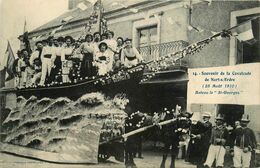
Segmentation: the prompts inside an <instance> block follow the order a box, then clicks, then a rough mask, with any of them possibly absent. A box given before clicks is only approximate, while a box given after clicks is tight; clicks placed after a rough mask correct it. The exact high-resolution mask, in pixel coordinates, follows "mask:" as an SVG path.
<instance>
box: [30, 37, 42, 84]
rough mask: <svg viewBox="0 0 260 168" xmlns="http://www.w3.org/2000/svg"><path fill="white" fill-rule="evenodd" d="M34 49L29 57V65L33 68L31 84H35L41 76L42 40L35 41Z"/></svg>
mask: <svg viewBox="0 0 260 168" xmlns="http://www.w3.org/2000/svg"><path fill="white" fill-rule="evenodd" d="M35 46H36V49H35V51H34V52H33V53H32V55H31V57H30V65H31V66H32V69H33V77H32V81H31V86H36V81H38V80H39V79H40V78H41V64H42V63H41V58H40V57H41V53H42V48H43V45H42V41H37V42H36V43H35Z"/></svg>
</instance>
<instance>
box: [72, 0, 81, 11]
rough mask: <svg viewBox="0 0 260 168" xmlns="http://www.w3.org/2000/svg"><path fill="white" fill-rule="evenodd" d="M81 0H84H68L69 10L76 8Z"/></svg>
mask: <svg viewBox="0 0 260 168" xmlns="http://www.w3.org/2000/svg"><path fill="white" fill-rule="evenodd" d="M83 1H85V0H69V5H68V8H69V10H71V9H73V8H76V7H77V5H78V4H79V3H81V2H83Z"/></svg>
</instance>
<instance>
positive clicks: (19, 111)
mask: <svg viewBox="0 0 260 168" xmlns="http://www.w3.org/2000/svg"><path fill="white" fill-rule="evenodd" d="M218 36H222V37H229V36H230V32H229V31H222V32H219V33H217V34H215V35H213V36H211V37H209V38H206V39H204V40H201V41H199V42H197V43H193V44H191V45H188V46H186V47H184V48H182V49H180V50H178V51H176V52H170V53H168V54H166V55H164V56H161V57H159V58H157V59H156V60H151V61H149V62H146V63H143V64H139V65H137V66H134V67H131V68H125V69H121V70H119V71H116V72H112V73H109V74H107V75H105V76H95V77H92V78H89V79H81V80H77V81H73V82H71V83H67V84H63V83H59V84H52V85H46V86H41V87H38V86H37V87H27V88H20V89H18V88H17V89H11V90H9V89H5V88H2V89H1V90H0V93H1V94H2V95H5V96H8V94H15V95H16V96H15V97H16V98H15V99H16V100H15V102H16V103H15V105H13V107H12V108H11V109H5V110H6V111H8V110H9V111H8V112H7V113H6V114H7V115H6V116H5V117H2V121H1V124H2V125H1V145H0V151H1V152H7V153H12V154H17V155H22V156H26V157H32V158H37V159H40V160H45V161H48V162H56V163H57V162H58V163H98V160H106V159H108V158H109V157H110V156H115V158H116V159H117V160H120V161H123V155H124V148H123V140H122V139H118V140H116V141H110V139H113V138H115V137H120V136H121V137H123V135H125V134H124V119H125V117H126V116H127V114H126V112H125V110H124V108H125V106H126V104H127V103H128V102H129V100H128V99H127V97H128V96H129V95H128V94H131V93H133V92H136V90H137V89H138V88H139V83H140V82H141V83H143V82H146V81H149V80H150V79H153V78H154V76H156V73H158V72H160V71H162V70H165V68H167V64H166V62H170V63H171V65H176V63H177V61H178V60H180V59H181V58H183V57H185V56H186V55H188V54H190V55H193V54H194V53H196V52H198V51H200V50H201V49H202V48H203V47H204V46H206V45H207V44H208V43H210V42H211V41H213V40H214V39H216V38H217V37H218ZM144 69H146V70H148V71H149V73H146V74H144ZM121 93H125V94H123V95H121ZM124 95H126V96H124ZM3 114H4V112H3ZM143 130H144V129H143ZM134 133H136V132H135V131H134ZM134 133H133V134H134ZM133 134H132V133H130V134H128V135H129V136H130V135H133ZM124 137H127V136H124Z"/></svg>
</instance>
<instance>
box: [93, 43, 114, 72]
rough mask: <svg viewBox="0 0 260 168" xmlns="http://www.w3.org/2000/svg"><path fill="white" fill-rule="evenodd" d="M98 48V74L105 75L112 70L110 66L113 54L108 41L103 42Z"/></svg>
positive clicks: (96, 60)
mask: <svg viewBox="0 0 260 168" xmlns="http://www.w3.org/2000/svg"><path fill="white" fill-rule="evenodd" d="M98 48H99V51H98V52H96V55H95V65H96V66H97V67H98V75H105V74H107V73H108V72H109V71H111V70H112V67H111V66H110V61H111V56H110V53H109V51H108V49H107V48H108V46H107V44H106V43H104V42H101V43H100V44H99V46H98Z"/></svg>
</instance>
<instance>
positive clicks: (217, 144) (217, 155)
mask: <svg viewBox="0 0 260 168" xmlns="http://www.w3.org/2000/svg"><path fill="white" fill-rule="evenodd" d="M228 136H229V134H228V130H227V129H226V127H225V126H224V118H223V117H222V116H220V115H218V116H217V117H216V126H214V127H213V128H212V132H211V137H210V146H209V150H208V155H207V159H206V162H205V163H204V166H205V167H211V166H212V164H213V162H214V160H216V167H217V168H222V167H223V164H224V156H225V153H226V150H225V147H224V146H225V144H226V141H227V139H228Z"/></svg>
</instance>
